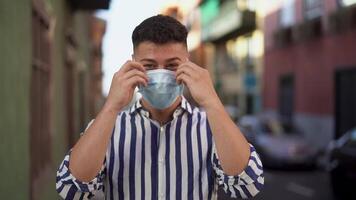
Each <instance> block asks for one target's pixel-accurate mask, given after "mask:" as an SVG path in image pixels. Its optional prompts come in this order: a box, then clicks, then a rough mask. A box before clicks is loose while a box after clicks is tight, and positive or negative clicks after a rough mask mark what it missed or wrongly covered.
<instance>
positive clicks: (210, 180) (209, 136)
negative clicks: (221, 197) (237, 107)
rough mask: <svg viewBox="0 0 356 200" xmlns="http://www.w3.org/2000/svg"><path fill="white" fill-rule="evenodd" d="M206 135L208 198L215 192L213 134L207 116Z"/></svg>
mask: <svg viewBox="0 0 356 200" xmlns="http://www.w3.org/2000/svg"><path fill="white" fill-rule="evenodd" d="M206 132H207V133H206V137H207V141H208V144H207V145H208V153H207V154H208V155H207V159H206V168H207V176H208V190H209V193H208V199H211V197H212V192H213V187H214V180H213V178H214V176H213V166H212V163H211V162H212V160H211V158H212V134H211V130H210V125H209V122H208V118H206Z"/></svg>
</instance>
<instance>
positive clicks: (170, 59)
mask: <svg viewBox="0 0 356 200" xmlns="http://www.w3.org/2000/svg"><path fill="white" fill-rule="evenodd" d="M174 60H181V59H180V58H178V57H173V58H169V59H167V60H166V62H170V61H174Z"/></svg>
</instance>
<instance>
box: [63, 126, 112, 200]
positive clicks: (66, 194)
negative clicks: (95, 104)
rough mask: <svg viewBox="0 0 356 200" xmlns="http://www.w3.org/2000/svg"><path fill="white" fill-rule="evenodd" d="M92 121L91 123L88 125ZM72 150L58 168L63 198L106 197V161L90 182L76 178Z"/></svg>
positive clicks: (69, 199) (70, 199)
mask: <svg viewBox="0 0 356 200" xmlns="http://www.w3.org/2000/svg"><path fill="white" fill-rule="evenodd" d="M91 123H92V122H90V123H89V125H88V127H89V126H90V124H91ZM70 154H71V151H69V153H68V154H67V155H66V156H65V157H64V160H63V161H62V163H61V165H60V166H59V168H58V171H57V176H56V190H57V192H58V194H59V195H60V196H61V197H62V198H63V199H66V200H67V199H68V200H72V199H93V198H94V197H95V199H101V198H104V189H105V188H104V178H105V175H106V167H105V161H104V164H103V166H102V168H101V170H100V171H99V173H98V174H97V176H96V177H95V178H94V179H93V180H91V181H90V182H82V181H80V180H78V179H76V178H75V177H74V176H73V174H72V173H71V172H70V170H69V160H70Z"/></svg>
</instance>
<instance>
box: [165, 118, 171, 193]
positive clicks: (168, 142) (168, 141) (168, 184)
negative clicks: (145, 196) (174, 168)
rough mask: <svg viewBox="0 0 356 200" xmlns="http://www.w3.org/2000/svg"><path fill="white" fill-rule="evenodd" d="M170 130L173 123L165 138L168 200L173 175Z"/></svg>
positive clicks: (168, 128)
mask: <svg viewBox="0 0 356 200" xmlns="http://www.w3.org/2000/svg"><path fill="white" fill-rule="evenodd" d="M170 129H171V123H168V124H167V127H166V133H165V136H166V155H165V163H166V166H165V167H166V199H167V200H169V199H170V190H171V188H170V176H171V173H170V164H169V160H170V159H169V157H170V152H169V149H170V134H171V132H170Z"/></svg>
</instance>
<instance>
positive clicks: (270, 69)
mask: <svg viewBox="0 0 356 200" xmlns="http://www.w3.org/2000/svg"><path fill="white" fill-rule="evenodd" d="M284 2H285V3H284V4H282V5H281V6H280V8H279V9H276V10H275V11H273V12H271V13H269V14H267V16H266V17H265V23H264V33H265V57H264V75H263V106H264V109H265V110H266V111H267V113H271V114H278V115H279V116H281V118H282V119H283V120H285V121H286V122H287V123H293V124H294V125H296V126H297V127H298V128H299V129H301V130H302V132H303V133H305V134H306V136H307V138H308V139H309V140H310V141H312V142H313V143H314V144H316V145H317V146H319V147H324V146H325V145H327V143H328V142H329V141H330V140H331V139H332V138H337V137H339V136H340V135H342V134H343V133H344V132H345V131H347V130H349V129H351V128H352V127H355V126H356V1H352V0H288V1H284Z"/></svg>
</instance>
